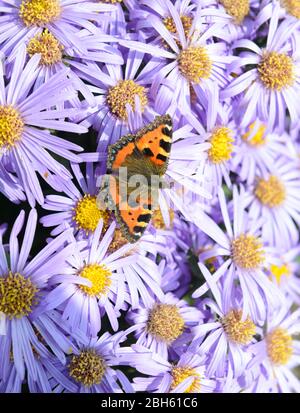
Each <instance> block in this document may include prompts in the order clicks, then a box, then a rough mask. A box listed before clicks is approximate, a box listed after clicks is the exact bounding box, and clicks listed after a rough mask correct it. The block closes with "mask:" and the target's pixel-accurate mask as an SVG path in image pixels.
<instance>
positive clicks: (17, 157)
mask: <svg viewBox="0 0 300 413" xmlns="http://www.w3.org/2000/svg"><path fill="white" fill-rule="evenodd" d="M24 61H25V54H24V53H20V54H19V55H18V56H17V58H16V60H15V62H14V65H13V69H12V74H11V78H10V80H9V83H8V85H7V86H6V87H5V77H4V76H3V71H2V65H0V122H1V124H3V127H2V128H1V132H0V149H1V152H2V153H1V154H0V157H1V158H0V159H1V163H3V164H4V165H8V167H11V170H8V173H14V174H15V175H16V177H17V182H18V184H19V185H20V186H21V187H22V188H23V190H24V192H25V194H26V197H27V200H28V202H29V204H30V205H31V206H33V205H34V204H35V201H37V202H38V203H40V204H43V202H44V195H43V193H42V190H41V186H40V183H39V180H38V177H37V173H38V174H39V175H40V176H41V177H42V178H43V179H44V180H45V181H46V182H47V183H48V184H49V185H50V186H52V187H53V188H55V189H57V190H61V182H62V181H66V180H69V179H70V177H71V175H70V173H69V171H68V170H67V169H66V168H65V167H63V166H62V165H61V164H60V163H59V162H58V161H56V160H55V159H54V158H53V157H52V156H51V155H50V154H49V152H48V151H50V152H54V153H55V154H56V155H59V156H61V157H63V158H66V159H68V160H70V161H73V162H78V161H79V160H80V159H79V158H78V156H76V155H75V154H73V151H80V150H82V149H81V147H80V146H78V145H75V144H73V143H71V142H68V141H66V140H64V139H61V138H58V137H57V136H54V135H52V134H51V133H50V132H49V131H47V130H44V129H41V128H51V129H55V130H63V131H67V132H75V133H82V132H86V129H85V128H84V127H82V126H79V125H76V124H73V123H71V122H67V121H66V120H64V119H65V118H67V117H69V116H72V115H76V114H79V113H80V110H77V109H69V110H68V109H66V110H59V109H49V108H51V106H53V105H54V104H56V105H57V104H59V103H63V102H64V101H65V100H67V99H71V98H72V97H73V96H75V95H76V91H75V90H74V88H73V86H72V83H71V81H70V80H69V79H68V78H67V73H68V69H64V70H61V71H60V72H59V73H57V74H55V75H54V76H52V77H51V78H50V79H49V81H48V82H47V83H45V84H44V85H42V86H41V87H39V88H38V89H36V90H35V91H34V92H30V91H31V88H32V85H33V83H34V82H35V79H36V70H37V67H38V63H39V56H38V55H36V56H33V57H32V58H31V59H30V60H29V62H28V63H27V64H26V65H25V63H24ZM21 199H22V197H21Z"/></svg>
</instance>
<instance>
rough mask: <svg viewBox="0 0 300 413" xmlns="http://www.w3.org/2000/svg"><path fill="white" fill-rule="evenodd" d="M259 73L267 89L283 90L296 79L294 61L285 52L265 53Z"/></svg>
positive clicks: (259, 66)
mask: <svg viewBox="0 0 300 413" xmlns="http://www.w3.org/2000/svg"><path fill="white" fill-rule="evenodd" d="M258 73H259V77H260V80H261V81H262V83H263V84H264V86H265V87H266V88H267V89H272V90H278V91H281V90H282V89H284V88H286V87H288V86H292V85H293V83H294V81H295V69H294V62H293V60H292V58H291V57H289V56H288V55H286V54H285V53H277V52H268V53H265V55H264V56H263V57H262V60H261V62H260V64H259V65H258Z"/></svg>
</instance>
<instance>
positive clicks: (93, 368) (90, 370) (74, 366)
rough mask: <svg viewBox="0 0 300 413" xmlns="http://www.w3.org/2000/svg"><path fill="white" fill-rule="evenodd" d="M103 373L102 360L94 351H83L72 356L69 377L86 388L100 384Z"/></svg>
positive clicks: (103, 364)
mask: <svg viewBox="0 0 300 413" xmlns="http://www.w3.org/2000/svg"><path fill="white" fill-rule="evenodd" d="M105 371H106V363H105V361H104V359H103V358H102V357H101V356H99V354H97V353H96V352H95V351H94V350H84V351H82V352H81V353H80V354H79V355H74V356H72V358H71V361H70V364H69V374H70V377H72V378H73V379H74V380H75V381H77V382H78V383H81V384H83V385H84V386H86V387H90V386H93V385H94V384H99V383H101V381H102V379H103V376H104V374H105Z"/></svg>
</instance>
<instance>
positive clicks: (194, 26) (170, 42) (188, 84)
mask: <svg viewBox="0 0 300 413" xmlns="http://www.w3.org/2000/svg"><path fill="white" fill-rule="evenodd" d="M164 4H165V6H164V9H165V10H166V11H167V12H168V15H170V17H171V20H170V21H171V26H172V28H173V27H174V28H175V33H178V37H179V40H177V39H174V33H172V30H171V31H170V29H169V28H168V26H169V25H168V23H166V22H164V18H163V16H159V17H158V16H157V15H155V14H153V15H150V16H149V17H147V20H148V22H149V23H150V24H152V26H153V29H154V30H155V31H156V32H157V33H158V34H159V35H160V37H161V41H160V44H156V43H157V42H154V43H153V44H152V43H150V44H149V43H147V44H146V43H144V42H143V41H142V40H141V39H139V40H124V41H120V44H122V45H123V46H125V47H129V48H131V49H133V50H137V51H140V52H142V53H148V54H150V55H152V56H153V58H154V59H151V60H150V62H149V63H148V64H147V65H146V68H145V69H147V72H148V73H147V75H148V78H150V79H151V82H152V86H151V89H150V95H151V96H154V98H155V109H156V111H157V112H158V113H169V114H170V115H172V116H173V115H174V113H175V112H176V111H177V110H179V111H180V112H181V113H183V114H186V113H188V112H189V111H190V107H191V99H192V96H191V90H193V91H194V92H193V94H194V95H196V99H199V101H200V102H201V103H202V104H203V105H204V106H205V107H206V106H207V101H208V99H209V97H216V96H218V93H219V89H220V88H223V87H225V86H226V85H227V83H228V76H226V70H227V66H228V64H229V63H231V62H232V61H233V59H234V58H233V57H232V56H229V55H228V52H227V45H226V43H225V42H224V41H218V42H214V41H213V40H212V36H214V37H215V38H218V39H222V38H223V37H224V35H225V32H224V30H223V26H224V22H223V23H215V24H212V25H210V26H209V25H207V24H206V23H204V22H203V16H202V14H201V13H202V10H201V8H200V7H199V8H198V9H197V13H195V16H194V18H193V19H192V21H191V23H190V29H189V30H188V31H185V30H184V27H183V21H182V20H181V19H180V13H179V11H178V10H176V8H175V6H174V5H173V4H172V3H171V1H170V0H166V1H165V2H164ZM225 37H226V35H225ZM176 40H177V41H176ZM166 44H167V48H166V46H165V45H166Z"/></svg>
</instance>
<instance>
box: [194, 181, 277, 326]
mask: <svg viewBox="0 0 300 413" xmlns="http://www.w3.org/2000/svg"><path fill="white" fill-rule="evenodd" d="M219 202H220V207H221V211H222V216H223V222H224V225H225V230H226V232H223V231H222V229H221V228H220V226H219V225H218V224H217V223H215V222H214V220H213V219H212V218H210V217H209V216H208V215H207V214H204V213H203V212H201V211H198V216H197V215H196V214H194V222H195V224H196V225H197V226H198V227H199V228H200V229H201V230H202V231H204V232H205V233H206V234H207V235H209V237H211V238H212V239H213V240H214V241H215V242H216V244H217V245H216V246H215V247H213V248H211V249H209V250H207V251H205V252H203V253H202V254H200V255H199V259H200V261H205V260H207V259H209V258H212V257H218V256H223V257H225V259H224V262H223V264H222V265H221V266H220V267H219V268H218V269H217V271H216V272H215V273H214V279H215V281H216V282H217V281H218V280H219V279H220V278H221V277H222V279H223V282H224V284H223V288H224V291H226V292H227V293H229V292H231V291H233V290H234V289H235V281H237V280H238V281H239V284H240V287H241V291H242V301H243V306H242V321H244V320H245V317H246V316H248V315H249V316H250V317H251V320H252V321H253V322H254V323H258V322H261V321H262V320H264V319H265V317H266V310H267V308H268V309H269V310H271V309H273V308H276V307H278V306H280V305H281V304H282V302H283V296H282V294H281V292H280V290H279V289H278V287H277V286H276V285H275V284H274V283H272V282H271V281H270V280H269V279H268V276H267V274H266V273H265V272H264V265H267V263H268V262H272V255H271V252H272V249H270V248H269V247H267V246H266V245H264V244H263V242H262V240H261V237H260V230H261V225H262V222H261V220H260V219H259V220H256V221H251V220H250V219H249V215H248V214H247V212H246V211H245V190H244V188H243V187H241V189H240V192H238V190H237V187H236V186H234V187H233V201H232V202H233V206H232V208H233V214H232V219H230V215H229V211H228V205H227V202H226V199H225V195H224V192H223V190H219ZM275 261H276V260H275ZM276 262H277V261H276ZM207 290H208V286H207V283H204V285H202V286H201V287H200V288H199V289H198V290H197V291H196V292H195V293H194V296H201V295H202V294H204V293H205V292H206V291H207ZM233 294H234V292H233Z"/></svg>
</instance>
